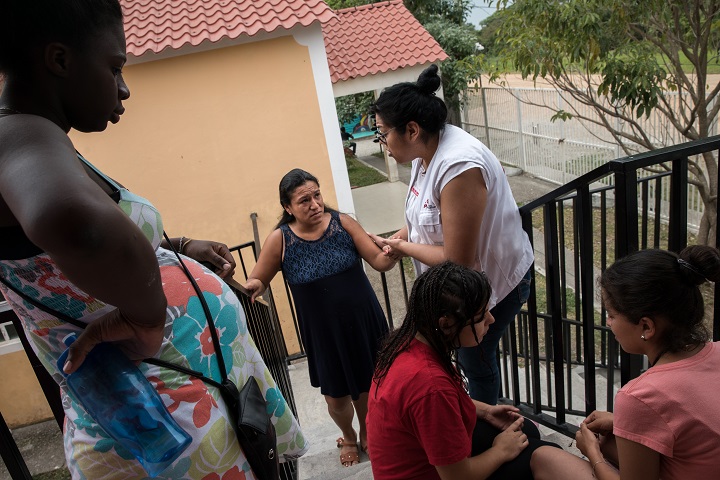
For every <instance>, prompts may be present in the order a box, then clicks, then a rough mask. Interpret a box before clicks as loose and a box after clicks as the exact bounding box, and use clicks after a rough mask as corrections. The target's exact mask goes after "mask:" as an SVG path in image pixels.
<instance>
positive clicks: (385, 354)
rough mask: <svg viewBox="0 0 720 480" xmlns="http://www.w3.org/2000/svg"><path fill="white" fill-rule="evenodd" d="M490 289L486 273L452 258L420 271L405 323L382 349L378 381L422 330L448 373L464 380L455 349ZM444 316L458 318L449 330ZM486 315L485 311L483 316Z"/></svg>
mask: <svg viewBox="0 0 720 480" xmlns="http://www.w3.org/2000/svg"><path fill="white" fill-rule="evenodd" d="M490 293H491V288H490V282H489V281H488V279H487V277H486V276H485V274H484V273H480V272H478V271H476V270H473V269H471V268H468V267H464V266H462V265H458V264H456V263H452V262H449V261H446V262H443V263H441V264H439V265H435V266H434V267H431V268H430V269H428V270H427V271H426V272H425V273H423V274H422V275H420V276H419V277H418V278H417V279H416V280H415V284H414V285H413V288H412V292H411V293H410V300H409V302H408V310H407V313H406V314H405V319H404V320H403V323H402V325H401V326H400V327H399V328H398V329H396V330H395V331H393V332H392V333H390V335H389V336H388V337H387V339H386V340H385V342H383V346H382V347H381V349H380V353H379V354H378V359H377V363H376V367H375V374H374V377H373V379H374V381H375V382H376V385H377V386H379V385H380V382H381V381H382V379H383V378H384V377H385V375H387V373H388V371H389V370H390V367H391V366H392V364H393V362H394V361H395V359H396V358H397V356H398V355H399V354H400V353H402V352H403V351H404V350H406V349H407V348H408V346H409V345H410V343H411V342H412V340H413V339H414V338H415V335H416V334H418V333H419V334H421V335H422V336H423V337H425V339H426V340H427V342H428V343H429V344H430V347H432V349H433V350H434V351H435V352H436V353H437V354H438V356H439V358H440V361H441V364H442V366H443V367H444V368H445V370H446V371H447V373H448V374H449V375H450V376H451V377H452V378H454V379H456V380H458V381H460V382H462V375H461V373H460V371H459V370H458V368H457V367H456V366H455V365H454V363H453V359H452V358H453V355H452V352H453V350H454V349H455V348H457V347H458V346H459V338H458V337H459V336H460V332H461V331H462V329H463V328H465V327H466V326H467V325H468V324H470V323H471V322H473V318H474V317H475V314H476V313H477V312H478V311H479V310H480V309H482V308H486V307H487V304H488V301H489V300H490ZM443 316H445V317H452V318H453V319H454V320H455V322H454V324H453V325H452V327H450V328H451V330H452V331H451V333H449V334H448V333H446V332H445V331H443V329H442V328H440V317H443ZM484 317H485V315H484V313H483V315H481V317H480V318H484ZM476 340H477V334H476ZM376 390H377V387H376Z"/></svg>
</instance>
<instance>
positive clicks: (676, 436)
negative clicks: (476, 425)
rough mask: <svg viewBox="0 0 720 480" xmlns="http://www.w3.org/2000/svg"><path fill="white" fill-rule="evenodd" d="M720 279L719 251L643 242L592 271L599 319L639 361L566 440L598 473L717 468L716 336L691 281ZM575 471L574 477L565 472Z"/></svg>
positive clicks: (712, 474) (709, 472) (688, 474)
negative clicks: (643, 363)
mask: <svg viewBox="0 0 720 480" xmlns="http://www.w3.org/2000/svg"><path fill="white" fill-rule="evenodd" d="M718 280H720V252H718V250H717V249H715V248H712V247H706V246H699V245H696V246H691V247H687V248H685V249H684V250H683V251H681V252H680V254H679V255H678V254H675V253H673V252H668V251H664V250H643V251H640V252H636V253H633V254H631V255H628V256H626V257H624V258H622V259H620V260H618V261H617V262H616V263H615V264H614V265H612V266H611V267H610V268H608V269H607V270H606V271H605V272H604V273H603V275H602V277H601V279H600V286H601V287H602V297H603V304H604V305H605V309H606V310H607V313H608V317H607V324H608V326H609V327H610V328H611V330H612V332H613V334H614V335H615V337H616V338H617V340H618V342H620V345H621V346H622V348H623V349H624V350H625V351H626V352H629V353H635V354H643V355H647V357H648V364H649V368H648V370H647V371H646V372H645V373H643V374H642V375H640V376H639V377H638V378H636V379H634V380H632V381H630V382H628V383H627V384H626V385H625V386H624V387H623V388H622V389H621V390H620V391H619V392H618V394H617V396H616V400H615V413H614V414H613V413H609V412H597V411H596V412H593V413H592V414H590V415H589V416H588V417H587V418H586V419H585V420H584V421H583V423H582V424H581V426H580V430H579V431H578V432H577V435H576V440H577V444H578V448H579V449H580V450H581V451H582V452H583V453H584V454H585V455H586V456H587V457H588V460H589V463H588V462H583V463H584V465H579V467H578V471H581V470H585V471H586V470H587V469H591V470H592V473H593V474H594V475H595V476H596V477H597V478H599V479H601V480H610V479H612V480H615V479H618V478H622V479H633V480H645V479H647V480H650V479H652V480H657V479H659V478H662V479H663V480H673V479H677V480H681V479H682V480H685V479H705V478H717V477H718V472H719V471H720V402H719V401H718V399H717V386H718V384H720V345H719V344H718V342H716V343H709V342H708V340H709V334H708V331H707V329H706V328H705V326H704V323H703V318H704V315H705V309H704V305H703V297H702V294H701V292H700V289H699V288H698V287H699V286H700V285H702V284H703V283H705V282H706V281H712V282H716V281H718ZM575 478H577V477H575Z"/></svg>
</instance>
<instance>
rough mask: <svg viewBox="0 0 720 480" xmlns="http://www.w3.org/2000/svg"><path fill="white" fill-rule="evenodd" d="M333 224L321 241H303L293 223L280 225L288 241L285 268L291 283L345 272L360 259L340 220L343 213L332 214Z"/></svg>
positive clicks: (284, 259) (287, 278)
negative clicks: (294, 231) (295, 230)
mask: <svg viewBox="0 0 720 480" xmlns="http://www.w3.org/2000/svg"><path fill="white" fill-rule="evenodd" d="M330 215H331V218H330V223H329V224H328V227H327V229H326V230H325V233H323V235H322V236H321V237H320V238H318V239H317V240H303V239H302V238H300V237H298V236H297V235H295V233H293V231H292V230H291V229H290V226H289V225H287V224H285V225H281V226H280V230H281V231H282V234H283V239H284V241H285V257H284V258H283V262H282V271H283V276H284V277H285V280H286V281H287V282H288V283H289V284H290V285H297V284H301V283H309V282H313V281H315V280H318V279H321V278H325V277H330V276H332V275H335V274H337V273H341V272H344V271H345V270H347V269H349V268H350V267H352V266H353V265H355V263H356V262H357V261H358V258H359V254H358V251H357V248H355V242H353V239H352V237H351V236H350V234H349V233H348V232H347V231H346V230H345V229H344V228H343V227H342V224H341V223H340V214H339V213H337V212H331V213H330Z"/></svg>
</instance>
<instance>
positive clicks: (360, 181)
mask: <svg viewBox="0 0 720 480" xmlns="http://www.w3.org/2000/svg"><path fill="white" fill-rule="evenodd" d="M345 163H346V165H347V170H348V177H349V178H350V186H352V187H366V186H368V185H374V184H376V183H382V182H385V181H387V178H386V177H385V176H384V175H383V174H382V173H380V172H378V171H377V170H375V169H374V168H372V167H368V166H367V165H365V164H364V163H362V162H361V161H359V160H357V159H356V158H351V157H345Z"/></svg>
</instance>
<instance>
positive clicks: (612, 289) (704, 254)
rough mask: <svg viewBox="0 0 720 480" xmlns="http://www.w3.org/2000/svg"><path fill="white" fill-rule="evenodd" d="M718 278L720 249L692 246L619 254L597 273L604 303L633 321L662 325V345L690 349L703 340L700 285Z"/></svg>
mask: <svg viewBox="0 0 720 480" xmlns="http://www.w3.org/2000/svg"><path fill="white" fill-rule="evenodd" d="M718 280H720V252H719V251H718V250H717V249H716V248H713V247H708V246H704V245H693V246H689V247H686V248H685V249H683V250H682V251H681V252H680V254H677V253H674V252H669V251H667V250H653V249H651V250H641V251H639V252H634V253H631V254H630V255H627V256H626V257H623V258H621V259H620V260H618V261H617V262H615V263H614V264H613V265H611V266H610V267H608V268H607V270H605V272H603V274H602V276H601V277H600V287H601V288H602V291H603V302H604V303H605V304H606V305H607V306H609V307H611V308H612V309H614V310H616V311H617V312H618V313H621V314H622V315H624V316H626V317H627V318H628V320H629V321H630V322H632V323H633V324H635V325H637V324H638V323H639V322H640V319H641V318H643V317H649V318H652V319H654V320H656V321H657V319H658V318H659V319H662V320H663V321H664V323H665V324H666V328H665V329H664V330H663V337H662V338H661V340H660V343H661V345H660V346H661V347H662V348H663V349H664V350H665V351H667V352H671V353H673V352H679V351H682V350H692V349H693V348H695V347H697V346H698V345H701V344H703V343H705V342H707V341H708V340H709V338H710V334H709V332H708V330H707V328H706V327H705V325H704V323H703V319H704V317H705V306H704V302H703V297H702V294H701V292H700V288H699V286H700V285H702V284H703V283H705V282H706V281H712V282H717V281H718Z"/></svg>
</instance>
